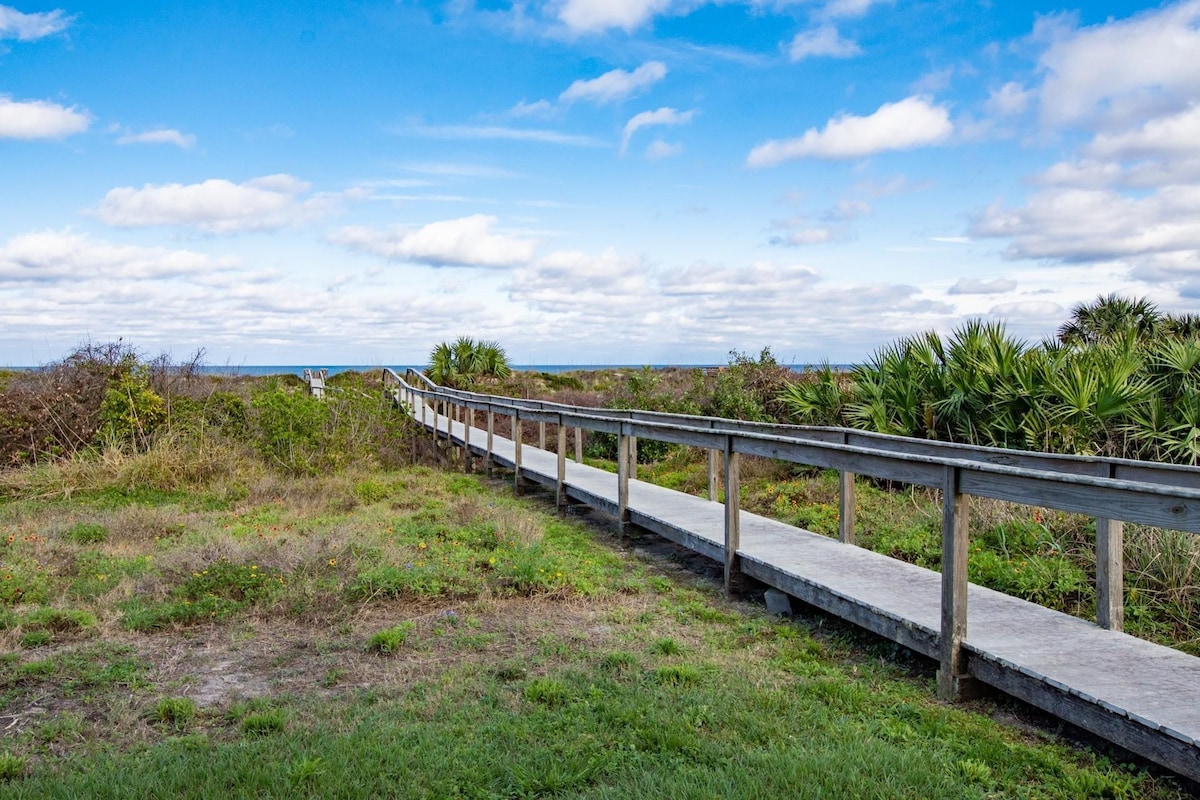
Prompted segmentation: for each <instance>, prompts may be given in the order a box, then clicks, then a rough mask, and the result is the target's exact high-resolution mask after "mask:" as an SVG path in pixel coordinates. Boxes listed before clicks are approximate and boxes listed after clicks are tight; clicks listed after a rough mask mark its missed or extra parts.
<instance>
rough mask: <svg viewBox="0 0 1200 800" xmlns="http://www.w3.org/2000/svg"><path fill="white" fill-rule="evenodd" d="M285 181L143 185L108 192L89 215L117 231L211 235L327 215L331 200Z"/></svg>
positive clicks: (287, 177) (303, 185) (333, 202)
mask: <svg viewBox="0 0 1200 800" xmlns="http://www.w3.org/2000/svg"><path fill="white" fill-rule="evenodd" d="M310 188H311V185H310V184H308V183H306V182H304V181H302V180H300V179H299V178H294V177H292V176H291V175H285V174H279V175H267V176H264V177H261V178H255V179H254V180H250V181H246V182H245V183H233V182H232V181H228V180H225V179H223V178H213V179H210V180H206V181H204V182H202V183H192V184H180V183H168V184H162V185H155V184H146V185H145V186H143V187H142V188H141V189H135V188H133V187H132V186H125V187H120V188H117V189H112V190H111V191H109V192H108V194H106V195H105V196H104V199H103V200H101V201H100V204H99V205H98V206H96V208H94V209H92V211H91V213H92V214H94V215H95V216H96V217H98V218H99V219H100V220H101V221H103V222H105V223H106V224H108V225H113V226H116V227H118V228H143V227H149V226H153V225H185V226H190V227H195V228H199V229H201V230H204V231H209V232H212V233H234V232H239V231H261V230H272V229H276V228H283V227H286V226H288V225H295V224H298V223H300V222H304V221H307V220H312V219H315V218H317V217H320V216H323V215H325V214H327V213H330V212H331V211H332V210H334V208H335V207H336V206H337V200H336V198H333V197H330V196H327V195H316V196H312V197H310V198H308V199H306V200H301V199H300V198H301V196H302V195H304V194H307V193H308V191H309V189H310Z"/></svg>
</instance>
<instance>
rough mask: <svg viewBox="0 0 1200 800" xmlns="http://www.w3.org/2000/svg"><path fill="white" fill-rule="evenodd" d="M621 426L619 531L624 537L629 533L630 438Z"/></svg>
mask: <svg viewBox="0 0 1200 800" xmlns="http://www.w3.org/2000/svg"><path fill="white" fill-rule="evenodd" d="M625 430H626V427H625V426H624V425H622V426H621V432H620V433H619V434H617V533H619V534H620V535H621V538H622V539H624V538H626V537H627V536H628V535H629V440H630V439H631V438H633V437H631V436H630V435H629V434H627V433H626V432H625Z"/></svg>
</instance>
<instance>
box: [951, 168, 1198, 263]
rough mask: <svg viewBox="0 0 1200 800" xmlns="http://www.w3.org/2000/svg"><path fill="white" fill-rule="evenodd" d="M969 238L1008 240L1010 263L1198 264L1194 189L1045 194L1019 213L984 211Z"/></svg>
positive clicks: (1055, 190) (1054, 191)
mask: <svg viewBox="0 0 1200 800" xmlns="http://www.w3.org/2000/svg"><path fill="white" fill-rule="evenodd" d="M971 233H972V235H974V236H981V237H1003V238H1007V239H1010V240H1011V244H1010V245H1009V247H1008V249H1007V251H1006V255H1007V256H1008V257H1010V258H1053V259H1059V260H1062V261H1065V262H1073V261H1107V260H1115V259H1123V258H1130V257H1134V256H1141V255H1147V254H1153V253H1166V252H1172V251H1188V252H1192V253H1193V257H1195V258H1200V186H1168V187H1165V188H1163V189H1161V190H1159V191H1158V192H1155V193H1154V194H1152V195H1149V196H1146V197H1133V196H1126V195H1122V194H1120V193H1118V192H1115V191H1112V190H1107V189H1062V188H1051V189H1045V190H1042V191H1040V192H1038V193H1037V194H1035V195H1034V196H1033V197H1032V198H1030V200H1029V202H1028V203H1026V205H1025V206H1024V207H1023V208H1017V209H1009V208H1005V207H1003V206H1001V205H993V206H991V207H989V208H988V209H987V210H986V211H984V212H983V214H981V215H980V216H979V217H978V218H977V219H976V220H975V222H974V224H973V225H972V226H971Z"/></svg>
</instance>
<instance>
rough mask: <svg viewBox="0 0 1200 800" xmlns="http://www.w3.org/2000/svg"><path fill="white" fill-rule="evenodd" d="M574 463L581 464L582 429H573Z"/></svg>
mask: <svg viewBox="0 0 1200 800" xmlns="http://www.w3.org/2000/svg"><path fill="white" fill-rule="evenodd" d="M575 463H576V464H582V463H583V428H576V429H575Z"/></svg>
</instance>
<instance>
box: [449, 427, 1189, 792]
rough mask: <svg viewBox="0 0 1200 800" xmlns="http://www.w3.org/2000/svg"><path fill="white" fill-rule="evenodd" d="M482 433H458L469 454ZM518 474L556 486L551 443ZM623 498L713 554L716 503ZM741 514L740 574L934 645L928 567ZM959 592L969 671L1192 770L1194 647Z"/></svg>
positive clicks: (606, 477)
mask: <svg viewBox="0 0 1200 800" xmlns="http://www.w3.org/2000/svg"><path fill="white" fill-rule="evenodd" d="M426 419H427V422H426V427H427V428H428V427H429V426H430V423H431V422H432V416H431V415H430V416H428V417H427V418H426ZM438 423H439V428H440V430H441V432H442V433H443V435H444V434H446V433H449V435H450V438H451V440H452V441H455V442H456V443H458V444H460V445H461V444H462V443H463V441H464V440H465V439H466V429H465V426H464V425H463V423H460V422H455V421H452V420H449V419H447V417H445V416H444V415H443V416H439V417H438ZM485 437H486V431H483V432H479V431H476V432H473V433H472V435H471V437H470V440H471V448H472V450H474V451H475V452H476V453H478V454H481V455H483V454H485V453H486V449H485V447H483V446H481V445H480V444H479V442H481V441H483V440H484V439H485ZM492 441H493V453H492V455H493V458H494V459H495V461H496V462H497V463H499V464H501V465H504V466H506V467H512V465H513V461H514V449H515V448H514V445H513V442H512V441H511V440H509V439H505V438H503V437H501V436H498V435H495V436H493V438H492ZM521 477H523V478H526V479H528V480H532V481H535V482H538V483H542V484H544V485H547V486H551V487H553V486H555V485H556V484H557V480H558V458H557V456H556V455H555V454H554V453H549V452H546V451H544V450H541V449H539V448H536V447H532V446H530V445H527V444H526V445H524V446H523V447H522V448H521ZM564 487H565V490H566V493H567V496H568V497H570V498H571V499H573V500H576V501H582V502H586V503H588V504H589V505H591V506H593V507H594V508H597V509H599V510H601V511H604V512H606V513H609V514H615V513H616V512H617V508H618V502H617V476H616V475H615V474H613V473H611V472H606V471H604V470H600V469H596V468H594V467H590V466H587V465H584V464H579V463H576V462H574V461H568V462H567V464H566V475H565V482H564ZM629 510H630V518H631V521H632V522H633V523H634V524H636V525H639V526H641V527H643V528H646V529H649V530H652V531H654V532H656V533H658V534H660V535H663V536H665V537H666V538H668V539H671V540H672V541H675V542H677V543H679V544H682V545H684V546H686V547H689V548H691V549H692V550H694V551H696V552H698V553H700V554H702V555H704V556H706V557H708V558H710V559H713V560H714V561H716V562H718V563H721V562H723V561H724V546H723V543H724V518H723V517H724V506H723V505H722V504H720V503H714V502H711V501H709V500H707V499H705V498H700V497H693V496H691V495H686V494H683V493H680V492H676V491H673V490H670V489H665V488H663V487H660V486H655V485H653V484H650V483H646V482H643V481H638V480H635V479H632V478H631V479H630V482H629ZM739 519H740V524H741V548H740V550H739V555H740V556H741V560H742V567H743V569H744V571H745V572H746V574H747V575H750V576H752V577H754V578H757V579H758V580H761V581H763V582H764V583H767V584H769V585H771V586H774V587H775V588H778V589H780V590H782V591H785V592H787V593H789V594H791V595H793V596H795V597H797V598H799V599H801V600H803V601H805V602H808V603H811V604H813V605H816V606H818V607H820V608H823V609H826V610H828V611H831V612H832V613H835V614H838V615H839V616H842V617H844V618H846V619H848V620H849V621H851V622H854V623H855V624H858V625H861V626H863V627H865V628H867V629H868V630H872V631H875V632H877V633H880V634H882V635H884V636H888V637H889V638H891V639H893V640H894V641H897V642H899V643H900V644H903V645H904V646H906V647H911V648H912V649H914V650H916V651H918V652H921V653H923V654H925V655H927V656H930V657H934V658H936V657H937V653H938V638H939V631H940V614H941V576H940V575H939V574H938V573H937V572H933V571H931V570H927V569H924V568H922V567H918V566H915V565H913V564H907V563H904V562H901V561H897V560H895V559H892V558H889V557H887V556H884V555H881V554H878V553H873V552H871V551H869V550H864V549H862V548H859V547H856V546H854V545H852V544H847V543H844V542H839V541H837V540H836V539H832V538H828V537H825V536H820V535H817V534H814V533H811V532H809V531H805V530H802V529H799V528H794V527H792V526H790V525H786V524H784V523H781V522H778V521H775V520H771V519H767V518H765V517H761V516H758V515H755V514H751V513H748V512H745V511H743V512H741V515H740V518H739ZM968 606H969V609H970V611H969V615H968V623H967V635H966V637H965V639H964V648H965V649H966V651H967V652H968V654H969V656H970V657H969V659H968V669H969V672H970V673H971V674H972V675H973V676H974V677H976V678H977V679H979V680H982V681H983V682H985V683H988V684H990V685H992V686H994V687H996V688H998V689H1000V690H1002V691H1005V692H1008V693H1010V694H1012V695H1014V696H1016V697H1019V698H1021V699H1023V700H1025V701H1027V702H1030V703H1032V704H1034V705H1037V706H1039V707H1041V708H1043V709H1044V710H1046V711H1048V712H1050V713H1052V714H1056V715H1058V716H1060V717H1061V718H1063V719H1065V720H1067V721H1069V722H1071V723H1073V724H1075V725H1078V726H1080V727H1082V728H1084V729H1086V730H1089V731H1091V732H1092V733H1095V734H1096V735H1099V736H1102V737H1104V738H1107V739H1109V740H1110V741H1112V742H1114V743H1116V744H1118V745H1120V746H1122V747H1125V748H1127V749H1129V750H1131V751H1133V752H1135V753H1138V754H1139V755H1142V756H1144V757H1146V758H1148V759H1150V760H1152V761H1155V762H1157V763H1159V764H1161V765H1163V766H1165V767H1167V768H1169V769H1172V770H1175V771H1176V772H1179V773H1180V774H1183V775H1186V776H1187V777H1189V778H1191V779H1193V780H1200V703H1197V702H1196V700H1195V698H1196V696H1197V694H1196V693H1197V687H1200V658H1195V657H1193V656H1189V655H1187V654H1185V653H1181V652H1179V651H1177V650H1173V649H1171V648H1168V647H1163V646H1160V645H1156V644H1153V643H1150V642H1146V641H1143V640H1141V639H1137V638H1134V637H1132V636H1129V635H1127V634H1124V633H1121V632H1118V631H1113V630H1106V629H1103V628H1101V627H1099V626H1097V625H1095V624H1093V623H1091V622H1088V621H1086V620H1081V619H1078V618H1075V617H1072V616H1069V615H1067V614H1062V613H1060V612H1057V611H1053V610H1051V609H1048V608H1044V607H1042V606H1039V605H1036V604H1034V603H1029V602H1026V601H1023V600H1019V599H1017V598H1014V597H1010V596H1008V595H1005V594H1002V593H1000V592H996V591H993V590H991V589H987V588H985V587H981V586H976V585H973V584H972V585H970V586H969V587H968Z"/></svg>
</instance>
